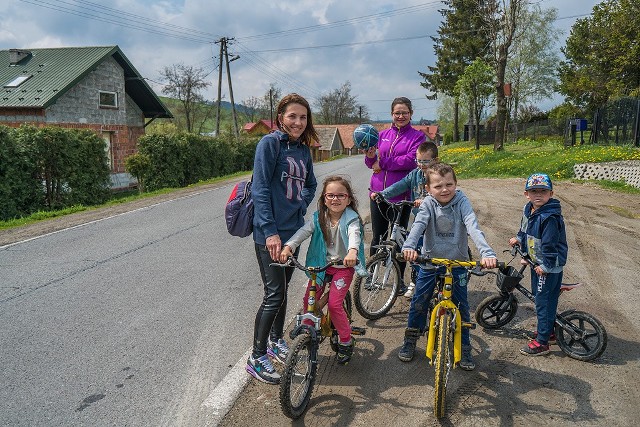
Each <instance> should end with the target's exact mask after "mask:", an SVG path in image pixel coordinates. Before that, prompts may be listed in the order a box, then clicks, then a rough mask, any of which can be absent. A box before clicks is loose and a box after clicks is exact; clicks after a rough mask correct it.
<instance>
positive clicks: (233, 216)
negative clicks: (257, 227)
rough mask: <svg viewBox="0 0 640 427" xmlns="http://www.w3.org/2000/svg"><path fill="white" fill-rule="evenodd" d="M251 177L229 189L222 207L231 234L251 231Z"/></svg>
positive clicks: (278, 146) (245, 233) (246, 234)
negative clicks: (229, 193) (229, 192)
mask: <svg viewBox="0 0 640 427" xmlns="http://www.w3.org/2000/svg"><path fill="white" fill-rule="evenodd" d="M276 147H277V150H276V162H277V161H278V158H279V157H280V141H277V145H276ZM252 179H253V175H252V176H251V179H249V180H248V181H240V182H239V183H237V184H236V185H235V187H233V190H231V195H230V196H229V200H227V204H226V206H225V207H224V219H225V221H226V222H227V231H228V232H229V234H231V235H232V236H236V237H247V236H248V235H250V234H251V233H253V199H252V198H251V180H252Z"/></svg>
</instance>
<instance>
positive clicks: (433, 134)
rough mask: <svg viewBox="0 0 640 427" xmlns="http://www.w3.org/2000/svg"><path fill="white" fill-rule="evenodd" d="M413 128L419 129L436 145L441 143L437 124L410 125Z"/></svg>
mask: <svg viewBox="0 0 640 427" xmlns="http://www.w3.org/2000/svg"><path fill="white" fill-rule="evenodd" d="M411 126H413V127H414V128H416V129H418V130H421V131H422V132H424V134H425V135H426V136H427V141H430V142H433V143H435V144H436V145H442V136H441V135H440V128H439V126H438V125H411Z"/></svg>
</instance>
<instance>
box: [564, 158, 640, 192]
mask: <svg viewBox="0 0 640 427" xmlns="http://www.w3.org/2000/svg"><path fill="white" fill-rule="evenodd" d="M573 173H574V175H575V176H576V178H577V179H606V180H608V181H624V182H625V183H626V184H627V185H633V186H634V187H638V188H640V160H624V161H619V162H607V163H581V164H577V165H574V166H573Z"/></svg>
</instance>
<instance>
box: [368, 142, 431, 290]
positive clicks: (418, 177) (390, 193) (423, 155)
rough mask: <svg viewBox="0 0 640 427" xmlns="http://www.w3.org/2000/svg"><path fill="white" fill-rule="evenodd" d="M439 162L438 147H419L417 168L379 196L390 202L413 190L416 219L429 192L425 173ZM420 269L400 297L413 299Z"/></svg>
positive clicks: (426, 143)
mask: <svg viewBox="0 0 640 427" xmlns="http://www.w3.org/2000/svg"><path fill="white" fill-rule="evenodd" d="M437 161H438V146H437V145H436V144H434V143H433V142H423V143H422V144H420V145H419V146H418V151H416V168H415V169H414V170H412V171H411V172H409V173H408V174H407V176H405V177H404V178H402V179H401V180H400V181H398V182H396V183H395V184H392V185H390V186H389V187H387V188H385V189H384V190H382V191H381V192H380V193H379V194H380V195H382V196H383V197H384V198H385V199H387V200H389V199H390V198H392V197H395V196H398V195H400V194H402V193H405V192H407V191H409V190H411V201H413V206H414V207H413V209H412V210H411V212H412V213H413V216H414V218H415V216H416V215H417V214H418V208H419V207H420V204H421V203H422V200H423V199H424V198H425V197H426V195H427V190H426V189H425V184H426V183H427V179H426V177H425V172H426V170H427V168H428V167H429V165H430V164H431V163H432V162H437ZM377 194H378V193H371V199H372V200H374V199H375V197H376V195H377ZM420 247H422V238H420V241H419V242H418V249H419V248H420ZM419 269H420V267H417V266H414V267H413V271H412V274H411V283H410V284H409V286H400V289H399V292H398V293H399V294H400V295H404V296H405V297H407V298H411V296H412V295H413V290H414V288H415V277H416V276H417V274H418V270H419Z"/></svg>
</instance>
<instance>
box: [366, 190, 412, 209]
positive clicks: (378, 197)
mask: <svg viewBox="0 0 640 427" xmlns="http://www.w3.org/2000/svg"><path fill="white" fill-rule="evenodd" d="M369 191H373V190H371V189H369ZM373 192H374V193H375V194H376V196H375V198H374V200H375V202H376V203H380V202H381V201H384V202H386V203H388V204H390V205H392V206H395V207H399V208H401V207H404V206H411V207H413V204H414V202H412V201H410V200H400V201H399V202H392V201H390V200H389V199H387V198H386V197H384V196H383V195H382V194H380V193H379V192H377V191H373Z"/></svg>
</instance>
